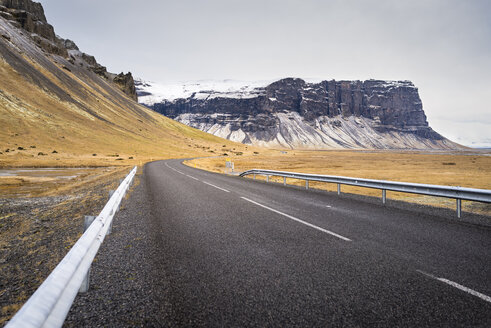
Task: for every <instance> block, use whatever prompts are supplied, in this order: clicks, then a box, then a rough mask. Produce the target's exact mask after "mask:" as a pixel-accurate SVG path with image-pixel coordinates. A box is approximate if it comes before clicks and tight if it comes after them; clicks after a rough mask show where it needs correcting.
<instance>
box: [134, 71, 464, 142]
mask: <svg viewBox="0 0 491 328" xmlns="http://www.w3.org/2000/svg"><path fill="white" fill-rule="evenodd" d="M137 87H138V89H139V93H140V95H141V102H142V103H144V104H145V99H146V98H148V95H147V94H145V92H146V93H148V90H147V89H148V88H145V87H144V86H143V85H142V84H141V82H140V85H138V83H137ZM241 90H246V88H243V89H240V88H239V89H238V90H235V91H233V90H227V91H226V92H223V91H222V92H217V91H215V90H197V91H196V92H194V93H192V94H190V95H188V96H187V97H185V98H178V99H170V100H166V99H165V98H164V99H163V100H162V101H160V102H157V103H147V105H148V106H149V107H150V108H152V109H154V110H156V111H157V112H160V113H162V114H164V115H166V116H169V117H171V118H174V119H176V120H178V121H180V122H183V123H186V124H188V125H190V126H193V127H196V128H200V129H201V130H204V131H207V132H210V133H213V134H215V135H218V136H221V137H226V138H228V139H232V140H234V141H240V142H243V143H252V144H256V145H265V146H282V147H291V148H298V147H301V148H455V147H458V145H456V144H454V143H452V142H450V141H449V140H447V139H445V138H444V137H442V136H441V135H439V134H438V133H436V132H435V131H434V130H433V129H431V128H430V127H429V125H428V122H427V119H426V115H425V113H424V111H423V106H422V102H421V99H420V97H419V94H418V89H417V88H416V87H415V86H414V85H413V83H412V82H410V81H381V80H367V81H335V80H330V81H321V82H316V83H308V82H306V81H304V80H302V79H298V78H286V79H282V80H279V81H275V82H273V83H270V84H268V85H265V86H263V87H256V88H254V89H252V90H250V89H247V92H242V91H241Z"/></svg>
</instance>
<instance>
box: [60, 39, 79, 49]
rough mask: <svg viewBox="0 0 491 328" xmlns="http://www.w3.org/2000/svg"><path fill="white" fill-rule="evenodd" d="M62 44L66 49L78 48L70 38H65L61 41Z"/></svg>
mask: <svg viewBox="0 0 491 328" xmlns="http://www.w3.org/2000/svg"><path fill="white" fill-rule="evenodd" d="M63 45H64V46H65V48H66V49H67V50H80V49H78V47H77V45H76V44H75V42H73V41H72V40H70V39H65V40H64V41H63Z"/></svg>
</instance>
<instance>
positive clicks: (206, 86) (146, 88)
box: [136, 79, 275, 106]
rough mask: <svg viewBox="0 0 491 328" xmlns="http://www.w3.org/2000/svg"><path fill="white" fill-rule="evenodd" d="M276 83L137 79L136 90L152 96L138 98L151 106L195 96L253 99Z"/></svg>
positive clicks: (203, 97) (270, 81) (202, 97)
mask: <svg viewBox="0 0 491 328" xmlns="http://www.w3.org/2000/svg"><path fill="white" fill-rule="evenodd" d="M274 81H275V80H268V81H237V80H220V81H216V80H201V81H193V82H182V83H174V84H159V83H155V82H148V81H143V80H141V79H136V88H137V91H139V92H145V93H149V94H150V95H144V96H140V97H138V102H140V103H143V104H145V105H149V106H150V105H153V104H155V103H159V102H163V101H164V100H165V101H171V102H172V101H175V100H177V99H181V98H189V97H191V96H193V95H194V97H195V98H197V99H210V98H215V97H223V98H253V97H256V96H257V95H258V93H259V92H260V89H261V88H264V87H266V86H267V85H269V84H270V83H272V82H274Z"/></svg>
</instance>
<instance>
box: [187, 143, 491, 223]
mask: <svg viewBox="0 0 491 328" xmlns="http://www.w3.org/2000/svg"><path fill="white" fill-rule="evenodd" d="M490 155H491V154H490V153H489V152H485V151H466V152H458V153H443V152H424V151H361V150H358V151H356V150H352V151H350V150H346V151H339V150H326V151H301V150H295V151H287V153H286V154H285V153H282V152H281V151H280V150H263V151H258V154H254V155H253V156H250V155H242V156H229V157H230V159H231V160H232V161H233V162H234V165H235V171H237V172H240V171H245V170H249V169H253V168H258V169H272V170H281V171H293V172H302V173H317V174H326V175H338V176H347V177H355V178H367V179H379V180H391V181H401V182H416V183H426V184H436V185H446V186H461V187H469V188H480V189H491V156H490ZM187 164H188V165H190V166H193V167H197V168H201V169H205V170H209V171H213V172H221V173H223V172H225V158H207V159H196V160H192V161H187ZM258 179H263V180H264V178H263V177H258ZM270 181H277V182H280V181H281V182H282V181H283V178H276V179H275V178H271V180H270ZM287 183H288V184H292V185H304V184H305V182H304V181H299V180H294V179H287ZM310 187H311V188H317V189H323V190H328V191H335V190H336V185H335V184H328V183H321V182H310ZM342 192H345V193H356V194H362V195H368V196H377V197H380V196H381V191H380V190H376V189H368V188H359V187H350V186H342ZM387 198H388V199H397V200H404V201H408V202H415V203H419V204H426V205H432V206H439V207H447V208H455V200H453V199H445V198H439V197H431V196H423V195H414V194H405V193H398V192H390V191H388V192H387ZM463 209H464V211H469V212H475V213H478V214H485V215H488V216H489V215H491V205H490V204H483V203H477V202H467V201H464V202H463Z"/></svg>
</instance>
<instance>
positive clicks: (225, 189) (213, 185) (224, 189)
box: [203, 181, 230, 192]
mask: <svg viewBox="0 0 491 328" xmlns="http://www.w3.org/2000/svg"><path fill="white" fill-rule="evenodd" d="M203 183H206V184H207V185H209V186H212V187H215V188H217V189H220V190H222V191H225V192H230V191H228V190H227V189H223V188H220V187H218V186H215V185H214V184H211V183H209V182H206V181H203Z"/></svg>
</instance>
